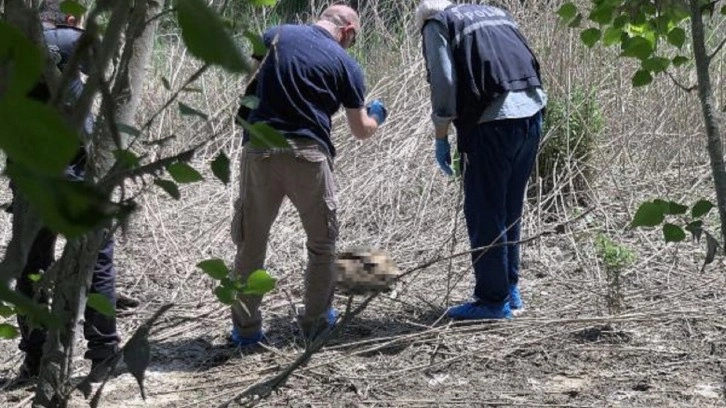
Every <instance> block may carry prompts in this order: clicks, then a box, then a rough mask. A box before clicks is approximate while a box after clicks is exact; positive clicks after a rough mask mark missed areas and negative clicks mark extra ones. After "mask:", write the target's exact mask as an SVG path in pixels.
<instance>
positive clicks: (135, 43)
mask: <svg viewBox="0 0 726 408" xmlns="http://www.w3.org/2000/svg"><path fill="white" fill-rule="evenodd" d="M120 9H123V7H120V8H119V9H117V10H119V12H120V13H124V14H125V15H124V16H120V18H121V19H122V20H124V23H123V24H122V25H117V27H119V29H122V28H123V27H126V45H125V48H124V52H123V53H122V58H121V61H120V63H119V66H118V67H117V69H116V72H117V75H116V77H115V80H114V84H113V88H112V91H111V92H110V93H105V92H103V93H104V98H103V100H102V103H101V105H102V108H101V115H100V116H99V120H97V122H96V129H95V131H94V135H93V141H92V143H91V146H93V149H92V152H91V160H89V163H88V168H87V174H88V177H94V179H95V180H98V179H99V178H100V177H102V176H104V175H105V174H106V173H107V172H108V171H109V170H110V169H111V168H112V167H113V165H114V162H115V160H114V155H113V151H114V150H116V149H119V148H125V147H126V144H125V143H123V142H122V141H119V140H116V138H115V135H114V132H112V130H111V129H112V127H111V126H109V125H110V123H109V121H113V122H114V123H124V124H127V125H133V124H134V122H135V121H134V117H135V115H136V111H137V109H138V105H139V100H140V98H141V92H142V90H143V82H144V78H145V67H146V65H147V64H148V61H149V59H150V57H151V52H152V50H153V40H154V36H155V34H156V27H157V21H158V20H157V19H154V20H153V21H152V23H150V24H146V25H145V22H147V21H150V20H151V18H152V17H153V16H154V15H155V14H156V13H158V12H159V10H160V4H159V3H157V2H155V1H148V0H141V1H139V2H137V3H135V4H134V8H133V9H132V11H131V14H130V15H129V14H128V10H120ZM129 17H130V19H129ZM112 20H113V17H112ZM110 26H111V24H109V27H110ZM119 34H120V31H119V32H117V33H113V34H112V33H109V32H108V30H107V31H106V34H105V38H104V45H106V44H105V40H107V39H108V38H109V36H110V35H116V36H117V37H116V38H120V35H119ZM118 46H119V45H118V43H116V44H115V47H116V49H118ZM105 57H107V58H109V59H110V57H111V53H108V52H107V51H106V52H105ZM96 72H103V70H102V69H101V70H97V71H96ZM98 79H100V78H98ZM91 80H92V79H89V82H90V81H91ZM97 84H101V81H100V80H99V82H97ZM99 87H100V85H99ZM101 90H102V91H104V90H103V89H101ZM109 96H111V97H112V98H113V100H109V98H108V97H109ZM105 188H107V189H108V190H109V191H107V192H108V193H110V192H111V190H113V188H114V186H105ZM105 239H107V237H106V236H105V233H104V232H102V231H93V232H89V233H88V234H86V235H84V236H83V237H81V238H78V239H72V240H69V241H68V243H67V244H66V248H65V250H64V253H63V257H62V258H61V259H60V261H59V262H58V264H57V275H54V276H57V279H56V286H55V288H54V291H53V310H52V313H53V315H54V316H55V317H56V318H57V319H59V321H60V322H62V326H60V327H59V328H58V329H56V330H50V331H49V333H48V340H47V341H46V344H45V346H44V349H43V360H42V362H41V376H40V378H39V379H38V386H37V388H36V397H35V401H34V404H33V406H34V407H51V406H52V407H65V406H66V405H67V400H68V397H69V392H68V391H69V385H68V384H69V382H68V380H69V378H70V373H71V364H70V363H71V361H72V357H73V340H74V337H75V331H76V328H77V327H78V320H79V317H80V315H81V313H82V311H83V309H84V308H85V303H86V293H87V291H88V287H89V286H90V282H91V279H92V273H93V265H94V263H95V261H96V257H97V254H98V251H99V249H100V248H101V244H102V243H103V242H104V240H105Z"/></svg>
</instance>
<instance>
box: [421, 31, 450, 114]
mask: <svg viewBox="0 0 726 408" xmlns="http://www.w3.org/2000/svg"><path fill="white" fill-rule="evenodd" d="M423 41H424V44H425V45H426V46H425V49H426V55H425V59H426V66H427V68H428V72H429V82H430V85H431V110H432V112H431V120H432V121H433V122H434V126H436V127H441V126H446V125H448V124H449V123H450V122H451V121H452V120H453V119H454V118H456V72H455V71H454V65H453V56H452V54H451V49H450V48H449V38H448V33H447V32H446V28H445V27H444V26H443V25H441V24H440V23H438V22H436V21H430V22H428V23H426V25H425V26H424V28H423Z"/></svg>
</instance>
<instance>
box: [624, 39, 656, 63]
mask: <svg viewBox="0 0 726 408" xmlns="http://www.w3.org/2000/svg"><path fill="white" fill-rule="evenodd" d="M652 54H653V45H652V43H651V42H650V41H648V39H646V38H645V37H642V36H636V37H632V38H630V39H628V40H627V41H625V42H623V52H622V53H621V54H620V56H622V57H631V58H637V59H639V60H644V59H646V58H648V57H650V56H651V55H652Z"/></svg>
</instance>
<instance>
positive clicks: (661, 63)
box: [640, 57, 671, 73]
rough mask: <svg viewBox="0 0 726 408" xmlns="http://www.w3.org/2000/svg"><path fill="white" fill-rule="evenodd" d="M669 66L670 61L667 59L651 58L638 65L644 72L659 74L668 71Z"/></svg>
mask: <svg viewBox="0 0 726 408" xmlns="http://www.w3.org/2000/svg"><path fill="white" fill-rule="evenodd" d="M670 64H671V60H670V59H668V58H663V57H651V58H648V59H646V60H644V61H642V62H641V64H640V65H641V67H643V69H644V70H645V71H650V72H655V73H659V72H663V71H665V70H666V69H668V66H669V65H670Z"/></svg>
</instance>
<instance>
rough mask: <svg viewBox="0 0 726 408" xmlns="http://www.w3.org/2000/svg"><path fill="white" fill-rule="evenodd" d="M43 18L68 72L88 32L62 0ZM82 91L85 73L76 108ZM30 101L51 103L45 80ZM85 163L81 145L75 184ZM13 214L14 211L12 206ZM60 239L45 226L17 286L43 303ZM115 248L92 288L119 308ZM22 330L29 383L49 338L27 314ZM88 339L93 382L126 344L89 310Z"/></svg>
mask: <svg viewBox="0 0 726 408" xmlns="http://www.w3.org/2000/svg"><path fill="white" fill-rule="evenodd" d="M40 17H41V21H42V23H43V30H44V31H43V35H44V38H45V43H46V45H47V47H48V51H49V54H50V56H51V57H52V58H53V59H54V61H55V62H56V66H57V67H58V69H59V70H61V72H62V71H63V70H64V69H65V67H66V64H67V63H68V61H69V60H70V58H71V56H72V54H73V52H74V51H75V49H76V46H77V43H78V41H79V39H80V38H81V36H82V35H83V30H81V29H80V28H78V27H76V25H77V24H76V23H77V21H76V19H75V17H73V16H70V15H66V14H64V13H63V12H61V10H60V0H46V1H45V2H44V3H43V4H42V5H41V6H40ZM80 68H81V69H80V70H81V71H82V72H83V73H87V72H86V69H87V64H81V67H80ZM82 91H83V82H82V80H81V74H80V73H78V74H77V75H75V76H74V77H73V78H71V80H70V82H69V83H68V88H67V89H66V91H65V96H66V99H65V100H64V102H63V103H65V104H69V105H72V104H73V103H74V102H75V100H77V98H78V97H79V96H80V94H81V92H82ZM28 96H29V97H30V98H33V99H35V100H38V101H41V102H48V101H49V99H50V90H49V89H48V86H47V85H46V84H45V83H44V82H42V81H41V82H40V83H38V84H37V85H36V86H35V87H34V88H33V89H32V90H31V92H30V93H29V95H28ZM92 126H93V118H92V117H91V116H90V115H89V117H88V118H87V119H86V123H85V126H84V130H83V131H84V132H86V133H88V134H90V132H91V131H92ZM85 162H86V151H85V148H84V147H83V146H80V147H79V151H78V153H77V154H76V156H75V158H74V159H73V161H72V162H71V163H70V164H69V165H68V167H67V168H66V170H65V176H66V177H67V178H68V179H70V180H75V181H80V180H83V178H84V176H85V174H84V168H85ZM10 188H11V191H12V193H13V195H15V194H17V193H18V192H17V191H16V189H15V188H14V186H13V185H12V183H11V185H10ZM9 211H10V212H12V205H11V207H10V208H9ZM57 236H58V235H57V234H56V233H55V232H53V231H51V230H50V229H49V228H45V227H44V228H42V229H41V230H40V231H39V232H38V235H37V236H36V238H35V240H34V241H33V243H32V246H31V249H30V253H29V255H28V259H27V262H26V264H25V266H24V268H23V270H22V272H21V275H20V277H19V278H18V281H17V286H16V287H17V290H18V291H19V292H20V293H22V294H24V295H25V296H28V297H30V298H36V299H38V300H39V301H40V302H47V301H48V298H49V296H50V295H51V294H46V293H37V291H36V288H35V285H36V282H35V281H36V280H37V276H38V275H41V274H42V273H43V272H44V271H47V270H48V268H50V266H51V264H52V263H53V262H54V253H55V244H56V239H57ZM113 247H114V243H113V240H112V239H109V240H108V241H107V242H106V243H105V244H104V245H103V247H102V248H101V250H100V252H99V254H98V259H97V262H96V264H95V266H94V270H93V278H92V282H91V287H90V293H99V294H101V295H103V296H105V297H106V298H108V300H109V301H110V302H111V304H115V301H116V289H115V285H116V270H115V268H114V265H113ZM18 325H19V326H20V333H21V341H20V345H19V348H20V350H22V351H24V352H25V359H24V362H23V366H22V368H21V372H20V377H21V378H25V379H29V378H32V377H35V376H37V375H38V371H39V367H40V360H41V357H42V350H43V343H44V342H45V339H46V334H47V333H46V330H45V329H44V328H42V327H37V326H32V325H31V322H29V321H28V319H27V318H26V317H25V316H22V315H18ZM84 335H85V338H86V340H87V341H88V350H87V351H86V353H85V358H87V359H89V360H91V363H92V369H91V373H92V374H91V375H92V378H91V379H92V380H99V379H101V378H102V376H103V373H104V371H107V370H105V368H106V365H105V364H103V363H104V361H106V360H107V359H108V358H109V357H111V356H112V355H114V354H115V353H116V352H117V351H118V347H119V346H118V345H119V342H120V339H119V336H118V333H117V332H116V319H115V317H112V316H105V315H103V314H101V313H99V312H98V311H96V310H95V309H93V308H90V307H86V310H85V320H84ZM94 377H95V378H94Z"/></svg>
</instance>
